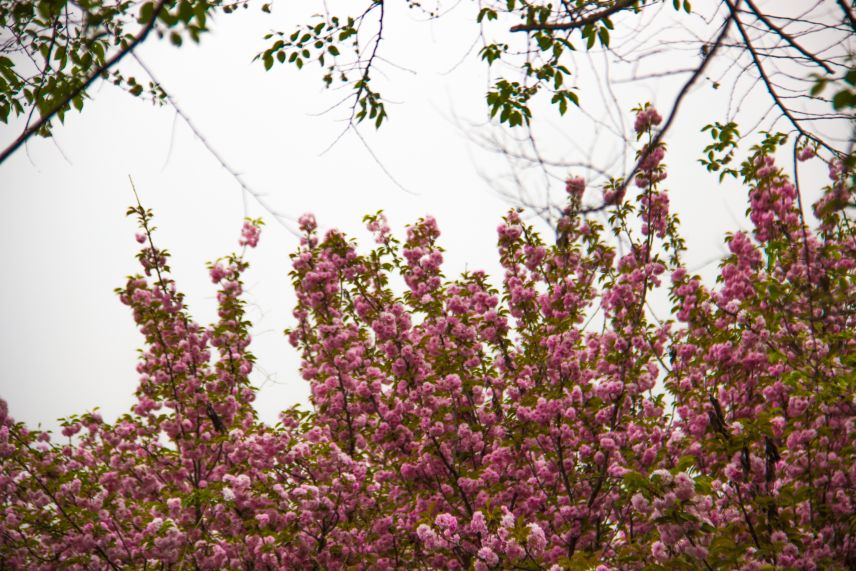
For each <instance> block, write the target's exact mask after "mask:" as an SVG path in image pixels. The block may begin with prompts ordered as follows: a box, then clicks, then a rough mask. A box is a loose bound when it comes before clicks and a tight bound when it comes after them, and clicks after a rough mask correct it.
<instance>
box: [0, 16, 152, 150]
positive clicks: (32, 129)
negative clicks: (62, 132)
mask: <svg viewBox="0 0 856 571" xmlns="http://www.w3.org/2000/svg"><path fill="white" fill-rule="evenodd" d="M165 5H166V0H159V1H158V3H157V5H156V6H155V8H154V11H153V12H152V17H151V19H149V21H148V22H146V25H145V26H143V27H142V29H141V30H140V31H139V32H137V35H136V36H134V38H133V39H132V40H131V41H130V42H129V43H128V44H127V45H125V46H124V47H122V48H121V49H120V50H119V51H118V52H117V53H116V54H114V55H113V57H111V58H110V59H108V60H107V61H105V62H104V63H103V64H101V65H100V66H98V68H97V69H96V70H95V71H94V72H92V74H91V75H90V76H89V77H88V78H86V80H85V81H84V82H83V83H81V84H80V85H78V86H77V87H75V88H74V89H72V90H71V92H70V93H68V95H66V96H65V97H63V98H62V100H61V101H60V102H59V103H57V104H56V105H54V106H53V108H51V109H50V111H48V112H47V113H45V114H43V115H42V116H41V118H39V120H38V121H36V122H35V123H34V124H33V125H30V126H29V127H27V128H26V129H24V132H23V133H21V135H20V136H19V137H18V138H17V139H15V141H14V142H13V143H12V144H11V145H9V146H8V147H6V148H5V149H4V150H3V152H2V153H0V164H3V162H5V161H6V159H8V158H9V157H10V156H11V155H12V154H13V153H14V152H15V151H17V150H18V149H19V148H20V147H21V145H23V144H24V143H26V142H27V141H28V140H29V139H30V137H32V136H33V135H35V134H36V133H38V132H39V131H40V130H41V129H42V128H43V127H44V126H45V125H47V124H48V122H50V120H51V119H53V117H54V115H56V114H57V113H59V112H60V111H61V110H62V109H64V108H65V107H66V106H67V105H68V104H69V103H70V102H71V101H72V100H73V99H74V98H75V97H77V96H78V95H80V94H82V93H84V92H85V91H86V90H87V89H88V88H89V86H90V85H92V84H93V83H94V82H95V80H96V79H98V78H99V77H101V75H102V74H103V73H104V72H106V71H108V70H109V69H110V68H112V67H113V66H115V65H116V64H118V63H119V62H120V61H122V59H123V58H124V57H125V56H126V55H128V54H129V53H131V52H132V51H134V49H135V48H136V47H137V46H138V45H140V44H141V43H142V42H144V41H145V40H146V38H147V37H148V35H149V32H151V31H152V29H153V28H154V27H155V23H156V22H157V19H158V17H159V16H160V14H161V12H162V11H163V9H164V6H165ZM35 104H36V103H35V102H34V103H33V105H35Z"/></svg>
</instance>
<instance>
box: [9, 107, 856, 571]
mask: <svg viewBox="0 0 856 571" xmlns="http://www.w3.org/2000/svg"><path fill="white" fill-rule="evenodd" d="M660 120H661V118H660V116H659V114H658V113H657V112H656V111H655V110H654V109H653V108H650V107H647V106H646V107H643V108H640V109H639V110H638V115H637V120H636V130H637V133H638V135H639V138H640V139H642V140H647V141H648V144H647V145H645V144H643V146H642V148H641V149H640V151H639V158H640V159H641V160H640V169H639V172H638V174H637V175H636V177H635V181H633V182H635V188H636V190H635V191H634V192H635V195H633V196H627V194H628V187H627V185H626V184H625V183H624V182H623V181H613V183H611V184H610V185H608V186H607V187H606V188H605V189H604V190H603V194H604V196H598V197H597V201H598V202H601V203H605V204H609V205H611V206H610V207H609V210H608V212H609V217H608V221H607V222H606V223H600V222H598V221H597V220H595V219H593V218H591V217H587V216H585V208H584V205H583V204H584V199H585V198H586V197H587V196H588V195H589V194H595V191H592V190H589V189H586V187H585V183H584V181H583V180H582V179H575V178H571V179H569V180H568V183H567V190H568V196H567V203H566V206H565V209H564V212H563V217H562V219H561V221H560V224H559V229H558V230H559V231H558V238H557V240H556V241H555V243H553V244H551V243H547V242H545V241H544V240H543V239H542V238H541V237H540V236H539V234H538V233H537V232H536V231H535V230H534V228H533V227H532V226H530V225H528V224H527V223H525V222H524V221H523V220H522V219H521V217H520V214H519V212H517V211H511V212H509V214H508V215H507V216H506V217H505V219H504V220H503V222H502V223H501V224H500V226H499V228H498V252H499V258H500V262H501V264H502V267H503V268H504V275H503V276H502V282H501V287H500V288H498V289H497V288H495V287H493V286H492V285H491V284H490V282H489V281H488V278H487V276H486V275H485V274H484V273H481V272H470V273H465V274H463V275H462V276H460V277H459V278H457V279H449V278H447V277H446V276H444V275H443V273H442V263H443V250H442V248H440V246H439V245H438V238H439V235H440V233H439V230H438V227H437V224H436V222H435V221H434V220H433V219H432V218H425V219H422V220H420V221H418V222H417V223H416V224H414V225H412V226H411V227H409V229H408V231H407V235H406V238H405V239H404V241H403V242H400V241H399V240H398V239H396V238H395V237H394V236H392V235H391V233H390V231H389V227H388V226H387V224H386V221H385V219H384V217H383V215H382V214H380V213H379V214H377V215H373V216H369V217H367V223H368V227H369V229H370V230H371V231H372V232H374V234H375V237H376V241H377V246H376V248H375V249H374V250H372V251H370V252H369V253H359V252H358V251H357V248H356V245H355V244H354V242H353V241H350V240H348V239H347V238H346V237H345V236H344V235H342V234H341V233H340V232H338V231H335V230H334V231H330V232H328V233H327V234H326V235H324V236H319V234H318V231H317V227H316V223H315V220H314V218H313V217H311V216H304V217H302V218H301V220H300V224H301V229H302V231H303V238H302V240H301V243H300V246H299V248H298V250H297V251H296V252H295V253H294V254H293V255H292V260H293V271H292V274H291V275H292V278H293V282H294V286H295V290H296V293H297V303H296V307H295V309H294V317H295V319H296V323H295V325H294V326H293V327H292V328H291V329H290V330H289V331H288V338H289V340H290V342H291V343H292V345H294V346H295V347H296V348H297V349H298V350H299V351H300V354H301V356H302V365H301V373H302V376H303V378H304V379H305V380H306V381H307V382H308V383H309V384H310V386H311V401H312V405H313V408H312V410H311V411H303V410H300V409H299V408H292V409H289V410H287V411H285V412H283V413H282V415H281V422H280V423H279V424H278V425H277V426H275V427H271V426H266V425H264V424H262V423H260V422H259V421H258V420H257V418H256V415H255V412H254V410H253V408H252V402H253V398H254V395H255V393H254V390H253V387H252V386H251V385H250V383H249V380H248V375H249V374H250V372H251V370H252V369H253V364H254V358H253V355H252V354H251V353H250V352H249V350H248V348H249V344H250V336H249V334H248V329H249V325H250V324H249V323H248V321H247V319H246V317H245V314H244V302H243V301H242V298H241V293H242V282H241V275H242V272H243V271H244V270H245V269H246V268H247V262H246V261H245V260H244V257H243V254H241V255H231V256H228V257H227V258H224V259H222V260H219V261H217V262H215V263H214V264H211V265H210V275H211V279H212V281H213V282H214V283H215V284H216V285H217V287H218V288H219V290H218V294H217V300H218V304H219V319H218V321H217V322H216V323H215V324H213V325H211V326H209V327H203V326H201V325H199V324H197V323H195V322H194V321H193V320H192V318H191V317H190V314H189V312H188V309H187V307H186V306H185V304H184V300H183V296H182V295H181V293H180V292H179V291H178V289H177V287H176V285H175V283H174V282H173V281H172V279H171V278H170V273H169V265H168V255H167V253H166V251H164V250H161V249H159V248H157V247H156V246H155V245H154V242H153V239H152V232H151V228H152V227H151V213H150V212H149V211H147V210H145V209H144V208H142V207H135V208H132V209H131V210H130V213H131V214H133V215H135V216H136V217H137V218H138V219H139V221H140V228H141V231H140V233H139V235H138V241H139V242H140V243H141V244H142V249H141V251H140V253H139V255H138V259H139V261H140V264H141V266H142V269H143V273H142V274H140V275H137V276H132V277H130V278H129V279H128V282H127V284H126V285H125V287H124V288H122V289H120V290H118V293H119V296H120V299H121V301H122V302H123V303H124V304H126V305H128V306H129V307H130V308H131V310H132V312H133V315H134V319H135V321H136V323H137V324H138V326H139V328H140V331H141V333H142V334H143V336H144V339H145V349H144V350H143V351H142V352H141V354H140V360H139V364H138V365H137V371H138V373H139V375H140V382H139V387H138V389H137V393H136V396H137V401H136V404H135V406H134V407H133V408H132V410H131V411H130V412H128V413H127V414H126V415H124V416H122V417H121V418H119V419H118V420H117V421H116V422H115V423H114V424H108V423H106V422H105V421H104V420H103V419H102V418H100V417H99V415H98V414H97V413H87V414H84V415H81V416H75V417H71V418H69V419H67V421H66V422H65V424H64V428H63V430H62V434H63V436H64V437H65V440H63V441H51V439H50V437H49V435H48V434H46V433H44V432H39V431H34V430H31V429H29V428H27V427H26V426H24V425H23V424H21V423H16V422H15V421H14V420H13V419H12V418H11V417H10V416H9V415H8V412H7V410H6V405H5V403H2V406H0V426H2V427H0V494H2V503H0V561H2V567H3V568H10V569H55V568H58V567H61V568H67V569H81V570H82V569H124V568H133V569H145V568H154V569H185V568H188V569H303V568H307V569H346V568H348V569H355V568H356V569H390V568H406V569H477V570H487V569H533V570H534V569H551V570H558V569H596V570H598V571H606V570H611V569H615V570H618V569H629V570H630V569H632V570H636V569H639V570H641V569H707V570H710V571H712V570H715V569H716V570H719V569H722V570H727V569H729V570H730V569H745V570H761V569H853V568H854V566H856V539H854V537H856V536H854V533H853V521H854V516H856V508H854V502H856V462H854V436H856V425H854V418H856V397H854V394H856V393H854V382H856V379H855V378H854V370H856V367H854V365H856V363H854V355H856V347H854V343H856V341H854V335H853V331H854V330H856V320H855V319H854V311H856V307H854V305H853V300H854V299H856V283H854V272H853V269H854V263H856V255H854V253H856V252H854V248H856V238H854V234H853V230H852V227H851V225H850V224H851V223H850V221H849V219H848V217H847V213H846V208H847V207H848V205H849V204H851V203H852V202H853V193H854V185H853V179H852V173H849V172H847V171H846V170H845V169H844V167H843V166H842V164H841V163H840V162H831V164H830V178H831V182H830V185H829V186H828V187H827V188H826V189H825V191H824V193H823V197H822V198H821V199H820V201H819V202H817V203H816V204H815V205H814V216H815V218H816V219H817V221H818V222H817V224H815V225H812V226H810V225H809V223H808V221H807V219H806V212H805V209H804V207H803V204H802V201H801V193H800V190H799V188H798V186H797V182H796V180H791V179H789V178H788V177H787V176H786V175H785V173H784V172H783V171H782V170H781V169H780V168H779V167H778V166H777V165H776V163H775V161H774V159H773V154H774V151H775V150H776V148H777V147H779V146H781V145H783V144H784V143H785V139H784V137H782V136H778V135H773V136H769V137H767V139H766V140H765V141H764V143H762V144H761V145H759V146H757V147H756V148H754V149H753V153H752V155H751V156H750V157H749V158H748V159H747V160H746V161H745V163H744V164H743V167H742V171H741V173H740V174H741V175H742V177H743V180H744V182H745V185H746V188H747V191H748V196H749V212H750V219H751V222H752V224H753V230H752V232H751V233H735V234H732V235H729V236H728V238H727V242H728V247H729V250H730V255H729V256H728V257H727V258H726V259H725V260H723V262H722V264H721V268H720V273H719V278H718V283H717V285H716V287H713V288H709V287H706V286H704V285H702V283H701V280H700V278H699V277H698V276H693V275H691V274H690V273H689V272H688V271H687V269H686V267H685V266H684V264H683V261H682V252H683V249H684V247H683V241H682V240H681V238H680V234H679V227H678V219H677V217H676V216H675V215H674V214H673V213H671V212H670V211H669V198H668V194H667V192H666V190H665V189H664V188H663V186H662V185H663V181H664V180H665V179H666V174H667V173H666V169H665V166H664V164H663V162H662V161H663V159H664V156H665V145H664V143H661V142H656V144H654V143H655V139H654V138H653V137H652V129H653V128H654V126H656V125H657V123H659V122H660ZM797 151H798V152H799V156H800V158H801V159H810V158H812V155H813V151H812V150H811V149H809V150H805V149H797ZM815 160H820V159H815ZM259 226H260V222H258V221H248V222H247V223H246V224H245V226H244V228H243V230H242V232H241V240H240V245H242V246H245V247H250V248H252V247H254V246H255V245H256V243H257V242H258V239H259ZM613 236H617V237H619V238H620V239H621V240H622V241H623V243H624V244H626V245H628V247H627V248H625V249H624V251H623V253H619V251H618V250H617V249H616V248H615V247H614V246H613V245H612V244H614V243H615V240H614V239H613ZM244 249H246V248H244ZM391 276H400V277H401V278H403V281H404V284H405V285H406V289H405V291H404V292H403V293H397V292H395V291H394V290H393V288H392V287H391V285H390V277H391ZM660 289H664V290H667V291H668V293H669V295H670V297H671V300H672V305H673V310H672V314H671V318H670V319H667V320H664V321H658V320H656V319H654V318H652V315H651V313H650V312H649V311H646V307H647V305H648V301H649V298H650V296H651V295H652V292H654V291H655V290H660ZM595 313H597V314H598V315H599V317H600V322H602V325H601V326H600V327H597V328H595V327H591V326H590V323H591V322H592V316H593V314H595Z"/></svg>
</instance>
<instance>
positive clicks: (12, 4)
mask: <svg viewBox="0 0 856 571" xmlns="http://www.w3.org/2000/svg"><path fill="white" fill-rule="evenodd" d="M220 5H221V1H220V0H145V1H139V0H117V1H112V0H111V1H103V0H86V1H82V2H69V1H67V0H39V1H37V2H33V1H31V0H12V1H9V2H3V3H2V4H0V31H2V40H3V41H2V43H0V122H2V123H8V122H9V121H10V120H12V119H14V118H15V117H18V116H21V115H23V116H26V117H27V123H28V124H29V123H30V122H31V121H32V118H33V116H34V115H35V114H36V112H38V115H41V116H52V115H53V114H56V115H57V117H58V118H59V119H60V120H61V121H62V120H64V117H65V114H66V112H67V111H68V110H69V109H71V108H72V107H73V108H74V109H76V110H78V111H80V110H81V109H82V108H83V105H84V102H85V99H86V91H85V90H81V87H82V86H85V85H86V84H87V83H88V82H89V81H90V80H91V79H92V78H93V77H104V78H105V79H109V80H110V81H112V82H113V83H114V84H116V85H118V86H120V87H123V88H124V89H126V90H127V91H128V92H129V93H131V94H132V95H134V96H143V95H146V96H149V97H151V98H152V99H153V100H155V101H162V100H163V99H164V98H165V94H164V93H163V91H162V90H161V89H160V87H159V86H157V85H156V84H154V83H153V82H141V81H139V80H137V79H135V78H134V77H130V76H125V75H124V74H122V73H120V72H119V71H118V70H116V69H110V66H109V62H110V61H111V60H112V59H113V58H114V57H116V56H117V55H120V54H123V53H125V52H126V50H128V49H129V47H130V46H131V44H132V43H133V42H134V41H135V39H136V38H137V37H138V36H140V35H141V34H144V33H147V31H148V30H150V29H152V30H155V31H156V33H157V34H159V35H162V36H163V35H168V36H169V39H170V41H171V42H172V43H173V44H174V45H177V46H179V45H181V44H182V42H183V38H184V37H189V38H190V39H192V40H193V41H195V42H198V41H199V38H200V35H201V34H202V33H204V32H205V31H206V30H207V27H206V25H207V22H208V18H209V15H210V14H211V12H212V11H214V10H216V9H217V8H219V7H220ZM39 134H41V135H48V134H50V125H49V124H47V123H46V124H45V125H44V126H43V127H42V129H41V130H40V133H39Z"/></svg>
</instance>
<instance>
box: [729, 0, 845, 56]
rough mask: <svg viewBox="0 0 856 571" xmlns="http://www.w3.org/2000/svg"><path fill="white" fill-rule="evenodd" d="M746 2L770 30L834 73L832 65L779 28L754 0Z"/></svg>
mask: <svg viewBox="0 0 856 571" xmlns="http://www.w3.org/2000/svg"><path fill="white" fill-rule="evenodd" d="M746 4H747V5H748V6H749V9H750V11H751V12H752V14H754V15H755V17H757V18H758V19H759V20H761V21H762V22H764V25H765V26H767V27H768V28H769V29H770V30H772V31H773V32H775V33H776V34H777V35H778V36H779V37H780V38H782V39H783V40H785V41H786V42H787V43H788V44H790V45H791V47H792V48H794V49H795V50H797V51H798V52H800V53H801V54H802V55H804V56H805V57H807V58H808V59H810V60H811V61H812V62H814V63H815V64H816V65H818V66H820V67H822V68H823V70H824V71H825V72H826V73H832V68H830V67H829V66H828V65H827V64H826V63H825V62H824V61H823V60H821V59H819V58H818V57H817V56H815V55H814V54H813V53H811V52H809V51H808V50H806V49H805V48H803V47H802V46H801V45H799V44H798V43H797V42H796V40H794V38H793V37H791V36H790V35H789V34H788V33H787V32H785V31H784V30H783V29H782V28H779V27H778V26H776V25H775V24H773V23H772V22H771V21H770V20H769V19H768V18H767V16H766V15H765V14H764V13H763V12H761V10H759V9H758V7H757V6H756V5H755V3H754V2H752V0H746Z"/></svg>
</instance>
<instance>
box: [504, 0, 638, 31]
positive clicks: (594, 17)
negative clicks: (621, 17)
mask: <svg viewBox="0 0 856 571" xmlns="http://www.w3.org/2000/svg"><path fill="white" fill-rule="evenodd" d="M638 1H639V0H620V1H619V2H616V3H615V4H613V5H612V6H610V7H609V8H606V9H604V10H601V11H600V12H594V13H593V14H589V15H588V16H583V17H582V18H579V19H576V20H573V21H571V22H553V23H544V24H518V25H516V26H512V27H511V31H512V32H534V31H538V30H576V29H579V28H582V27H583V26H587V25H589V24H594V23H595V22H599V21H601V20H603V19H604V18H609V17H610V16H612V15H613V14H615V13H616V12H621V11H622V10H626V9H627V8H630V7H631V6H633V5H634V4H636V3H637V2H638Z"/></svg>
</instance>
